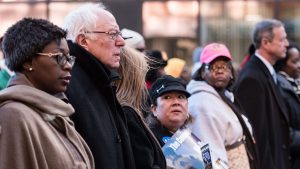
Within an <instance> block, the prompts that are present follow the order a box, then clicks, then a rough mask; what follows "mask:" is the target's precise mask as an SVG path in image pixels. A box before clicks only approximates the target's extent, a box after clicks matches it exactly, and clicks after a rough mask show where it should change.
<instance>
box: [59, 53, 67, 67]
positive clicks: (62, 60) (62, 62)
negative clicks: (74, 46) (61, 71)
mask: <svg viewBox="0 0 300 169" xmlns="http://www.w3.org/2000/svg"><path fill="white" fill-rule="evenodd" d="M56 57H57V63H58V64H59V65H60V66H64V65H65V64H66V63H67V58H66V56H65V55H64V54H62V53H61V54H58V55H57V56H56Z"/></svg>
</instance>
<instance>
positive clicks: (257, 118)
mask: <svg viewBox="0 0 300 169" xmlns="http://www.w3.org/2000/svg"><path fill="white" fill-rule="evenodd" d="M279 90H280V89H279V87H277V86H276V84H275V82H274V80H273V78H272V76H271V73H270V72H269V70H268V68H267V67H266V66H265V65H264V63H263V62H262V61H261V60H260V59H259V58H258V57H256V56H253V57H251V59H250V60H249V62H248V63H247V64H246V65H245V67H244V68H243V69H242V71H241V72H240V74H239V78H238V80H237V83H236V86H235V94H236V96H237V99H238V100H239V101H240V103H241V105H242V107H243V108H244V110H245V112H246V114H247V116H248V118H249V121H250V122H251V123H252V127H253V130H254V133H256V141H257V145H258V153H259V154H258V156H259V159H260V168H261V169H267V168H272V169H288V168H289V167H290V166H289V159H288V157H289V118H288V113H287V110H286V107H285V104H284V101H283V99H282V97H281V95H280V91H279Z"/></svg>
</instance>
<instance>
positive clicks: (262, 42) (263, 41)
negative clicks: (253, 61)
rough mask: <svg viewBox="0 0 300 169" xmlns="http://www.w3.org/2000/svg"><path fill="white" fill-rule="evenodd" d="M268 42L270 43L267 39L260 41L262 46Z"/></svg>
mask: <svg viewBox="0 0 300 169" xmlns="http://www.w3.org/2000/svg"><path fill="white" fill-rule="evenodd" d="M269 42H270V40H269V39H267V38H262V40H261V44H262V45H267V44H268V43H269Z"/></svg>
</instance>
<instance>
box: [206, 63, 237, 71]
mask: <svg viewBox="0 0 300 169" xmlns="http://www.w3.org/2000/svg"><path fill="white" fill-rule="evenodd" d="M204 68H205V69H206V70H209V71H210V72H217V71H219V70H220V71H225V72H229V71H230V70H231V66H230V65H229V64H228V63H227V64H222V65H215V64H213V65H210V64H206V65H205V67H204Z"/></svg>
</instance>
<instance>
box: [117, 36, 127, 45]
mask: <svg viewBox="0 0 300 169" xmlns="http://www.w3.org/2000/svg"><path fill="white" fill-rule="evenodd" d="M124 45H125V40H124V38H123V37H122V36H121V35H118V37H117V39H116V46H119V47H123V46H124Z"/></svg>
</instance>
